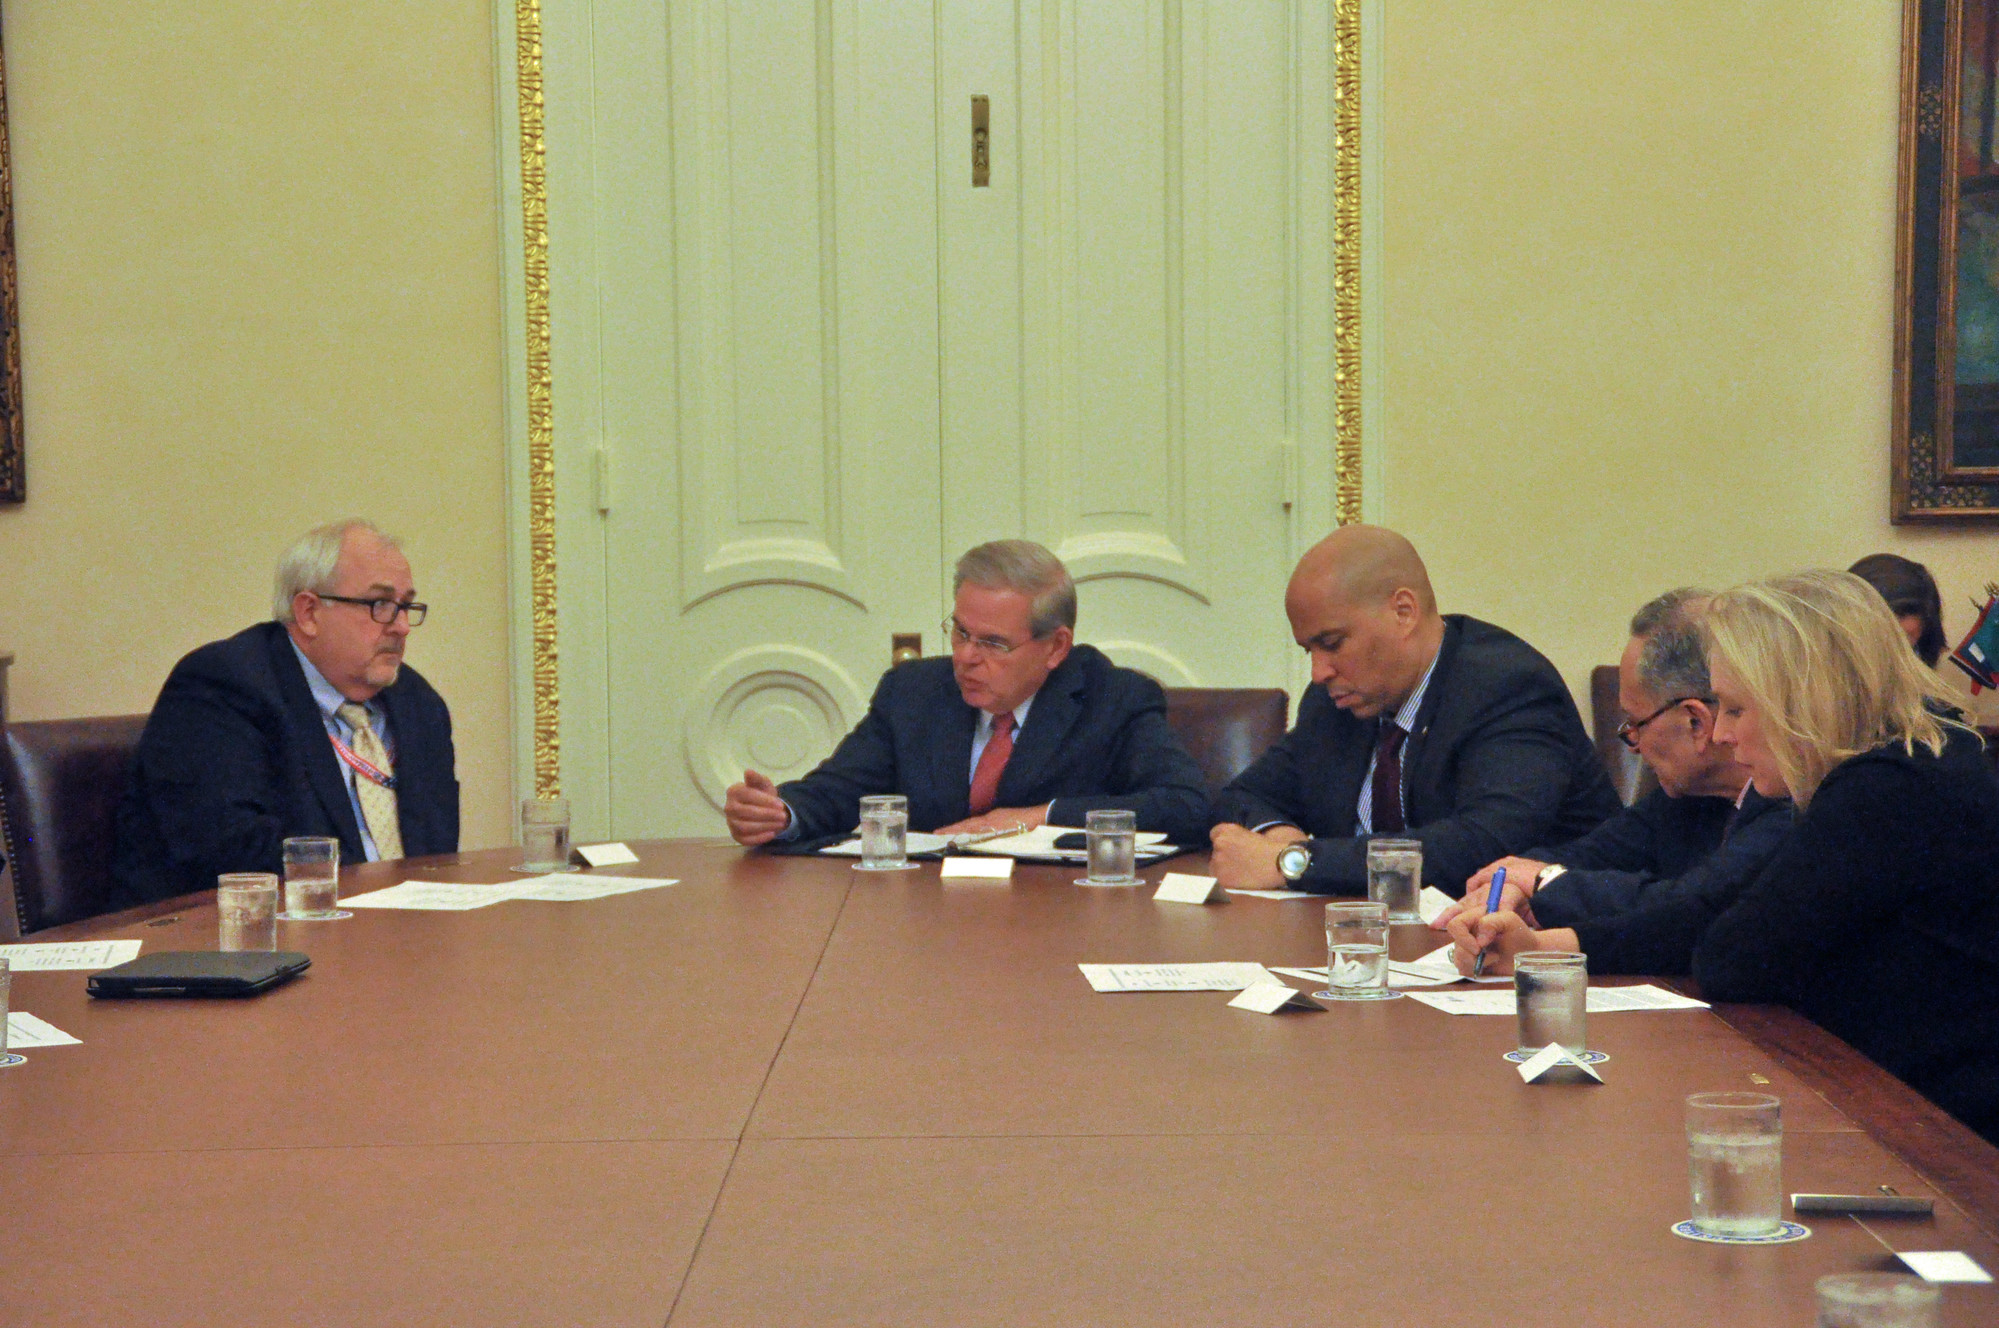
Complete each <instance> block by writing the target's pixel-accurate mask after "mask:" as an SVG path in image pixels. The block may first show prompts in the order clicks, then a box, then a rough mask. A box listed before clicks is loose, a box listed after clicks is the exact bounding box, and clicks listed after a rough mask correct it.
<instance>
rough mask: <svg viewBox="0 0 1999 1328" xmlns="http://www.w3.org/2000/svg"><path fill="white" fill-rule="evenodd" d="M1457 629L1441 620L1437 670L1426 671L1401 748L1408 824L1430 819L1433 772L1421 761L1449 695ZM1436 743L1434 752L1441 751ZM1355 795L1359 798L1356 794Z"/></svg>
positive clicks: (1453, 621)
mask: <svg viewBox="0 0 1999 1328" xmlns="http://www.w3.org/2000/svg"><path fill="white" fill-rule="evenodd" d="M1459 635H1460V630H1459V627H1458V624H1457V622H1456V621H1455V620H1454V619H1451V618H1446V619H1445V620H1444V639H1443V642H1442V644H1440V645H1439V646H1438V647H1437V667H1436V668H1434V669H1432V670H1431V671H1430V685H1429V689H1428V690H1427V691H1425V692H1424V693H1423V704H1422V705H1420V706H1418V707H1417V708H1416V723H1415V725H1414V727H1412V728H1411V729H1410V731H1409V741H1408V742H1407V743H1406V744H1405V745H1404V746H1403V749H1402V790H1403V792H1402V815H1403V819H1404V820H1405V821H1407V822H1408V823H1409V824H1410V825H1412V826H1413V825H1416V824H1418V823H1419V822H1418V820H1417V818H1418V817H1419V816H1421V817H1422V818H1423V819H1424V820H1429V819H1431V817H1430V814H1429V812H1428V810H1427V809H1426V807H1425V803H1426V801H1427V797H1426V795H1427V792H1428V791H1429V790H1430V789H1432V788H1434V787H1435V785H1436V773H1435V772H1434V771H1432V770H1431V769H1429V768H1428V767H1427V766H1426V765H1425V764H1424V760H1425V758H1426V757H1428V756H1429V754H1430V749H1431V744H1430V731H1431V729H1432V728H1433V727H1435V725H1436V723H1437V717H1438V713H1439V711H1440V710H1442V708H1443V705H1444V700H1445V698H1446V697H1448V696H1449V695H1450V689H1451V665H1452V663H1453V662H1454V661H1455V660H1456V659H1457V654H1458V638H1459ZM1442 747H1443V744H1439V746H1438V750H1442ZM1355 796H1356V797H1357V796H1359V794H1358V791H1356V793H1355Z"/></svg>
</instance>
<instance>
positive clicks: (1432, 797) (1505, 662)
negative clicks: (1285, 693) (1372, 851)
mask: <svg viewBox="0 0 1999 1328" xmlns="http://www.w3.org/2000/svg"><path fill="white" fill-rule="evenodd" d="M1379 727H1380V726H1379V724H1378V723H1377V722H1376V721H1375V720H1372V719H1359V718H1356V717H1355V716H1353V715H1351V714H1348V713H1347V712H1346V711H1344V710H1341V709H1339V708H1338V707H1337V706H1335V705H1334V704H1333V702H1332V698H1331V697H1329V696H1327V695H1326V692H1325V689H1324V688H1320V687H1313V688H1311V689H1309V690H1308V691H1307V692H1306V693H1305V695H1304V697H1303V698H1302V699H1301V700H1300V701H1299V702H1298V724H1297V727H1295V728H1293V729H1292V730H1291V732H1290V733H1288V734H1286V735H1285V736H1284V739H1283V741H1281V742H1279V743H1278V744H1277V745H1276V746H1275V747H1273V748H1271V749H1270V750H1269V751H1268V752H1266V753H1264V755H1263V757H1262V758H1261V759H1259V760H1258V761H1257V762H1256V764H1254V765H1252V766H1251V767H1250V768H1249V769H1247V770H1245V771H1243V772H1242V774H1241V775H1239V776H1237V778H1236V780H1235V782H1233V783H1232V784H1230V785H1229V786H1228V787H1227V788H1225V789H1223V790H1222V793H1221V797H1220V798H1219V799H1218V800H1217V801H1216V804H1215V814H1216V816H1217V817H1218V818H1219V819H1221V820H1223V821H1233V822H1235V823H1236V824H1238V825H1247V826H1258V825H1263V824H1265V823H1267V822H1271V821H1283V822H1286V823H1288V824H1291V825H1295V826H1297V827H1299V828H1300V829H1301V830H1304V831H1305V832H1306V833H1307V834H1309V835H1311V836H1312V837H1313V840H1312V844H1311V851H1312V865H1311V866H1310V868H1309V869H1307V871H1306V873H1305V878H1304V879H1303V880H1302V881H1300V882H1299V883H1298V888H1300V889H1303V890H1312V891H1317V892H1319V893H1321V894H1365V893H1366V891H1367V844H1366V841H1365V840H1363V839H1358V838H1355V835H1356V834H1357V832H1358V830H1359V814H1358V803H1359V801H1360V786H1361V781H1362V780H1363V779H1364V778H1366V776H1367V767H1368V762H1369V760H1370V759H1372V757H1373V755H1374V746H1375V736H1376V734H1377V732H1378V731H1379ZM1402 777H1403V783H1404V785H1405V791H1404V796H1403V808H1404V810H1405V812H1406V817H1405V819H1406V820H1407V821H1408V823H1409V826H1410V829H1409V830H1408V832H1407V834H1408V837H1410V838H1412V839H1419V840H1421V841H1422V842H1423V879H1424V881H1425V882H1426V883H1428V884H1431V885H1435V886H1438V887H1439V888H1441V889H1443V890H1444V891H1446V892H1447V893H1449V894H1452V895H1462V894H1463V893H1464V888H1465V881H1466V879H1467V878H1469V877H1470V876H1471V875H1472V873H1474V872H1476V871H1477V870H1478V869H1479V868H1480V867H1483V866H1484V865H1485V864H1486V863H1488V862H1491V861H1492V860H1493V859H1494V858H1498V857H1503V856H1505V855H1506V854H1509V853H1518V852H1519V851H1520V850H1521V849H1524V848H1526V847H1527V846H1528V845H1529V844H1540V843H1547V842H1549V841H1551V840H1555V841H1560V840H1567V839H1573V838H1575V837H1576V836H1578V835H1580V834H1582V833H1584V832H1585V831H1587V830H1590V829H1592V828H1594V827H1595V826H1596V825H1597V824H1599V823H1600V822H1602V821H1603V820H1604V819H1605V818H1606V817H1608V816H1611V815H1613V814H1614V813H1616V812H1617V810H1618V808H1619V807H1620V805H1621V804H1620V803H1619V802H1618V800H1617V794H1616V792H1615V791H1614V790H1613V789H1612V788H1611V786H1610V778H1609V776H1608V775H1607V774H1605V773H1604V769H1603V762H1602V761H1601V760H1599V759H1598V757H1597V754H1596V749H1595V748H1594V747H1592V746H1591V745H1590V740H1589V737H1588V735H1587V734H1585V733H1584V732H1583V722H1582V719H1581V717H1580V716H1578V715H1577V714H1576V703H1575V700H1574V699H1573V698H1572V697H1571V696H1570V695H1569V689H1568V686H1567V684H1565V683H1564V682H1563V681H1562V676H1561V674H1559V673H1557V672H1556V671H1555V666H1554V665H1552V664H1550V663H1549V662H1548V661H1547V660H1546V659H1545V658H1543V657H1542V655H1541V653H1540V652H1539V651H1537V650H1535V649H1534V648H1533V647H1532V646H1530V645H1528V644H1527V643H1526V642H1525V641H1522V640H1521V639H1520V638H1519V637H1517V636H1514V635H1513V634H1512V633H1511V632H1507V631H1505V630H1503V629H1501V628H1498V627H1494V626H1492V625H1491V624H1490V623H1483V622H1480V621H1478V620H1477V619H1476V618H1467V617H1464V616H1463V615H1461V614H1455V613H1454V614H1447V615H1445V617H1444V642H1443V645H1442V646H1441V647H1440V648H1439V650H1438V654H1437V666H1436V669H1435V671H1434V672H1432V673H1431V675H1430V686H1429V690H1428V691H1426V692H1425V693H1424V694H1423V706H1422V709H1421V710H1420V711H1418V712H1417V715H1416V723H1415V726H1414V729H1413V730H1412V731H1411V733H1410V735H1409V739H1408V742H1407V744H1406V745H1405V746H1404V748H1403V753H1402Z"/></svg>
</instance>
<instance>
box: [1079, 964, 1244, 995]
mask: <svg viewBox="0 0 1999 1328" xmlns="http://www.w3.org/2000/svg"><path fill="white" fill-rule="evenodd" d="M1076 967H1077V968H1080V969H1082V970H1083V976H1084V977H1086V978H1088V979H1089V980H1090V986H1092V987H1094V988H1095V989H1096V990H1098V991H1241V990H1242V989H1243V988H1244V987H1254V986H1258V985H1260V984H1262V983H1265V982H1276V981H1277V979H1276V978H1274V977H1272V976H1270V970H1269V969H1267V968H1265V967H1264V966H1263V965H1262V964H1078V965H1076ZM1279 985H1282V984H1279Z"/></svg>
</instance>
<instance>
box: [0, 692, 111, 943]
mask: <svg viewBox="0 0 1999 1328" xmlns="http://www.w3.org/2000/svg"><path fill="white" fill-rule="evenodd" d="M145 727H146V716H144V715H115V716H107V717H104V718H97V719H51V720H42V721H40V722H37V723H33V724H9V725H6V726H5V727H0V843H4V848H5V852H6V854H7V875H8V877H10V878H11V880H12V882H13V887H14V890H13V894H14V900H13V903H14V909H13V913H14V919H13V920H14V921H15V922H16V923H17V924H18V926H19V928H20V930H19V933H18V934H20V935H24V936H25V935H27V934H28V933H30V932H37V931H41V930H42V929H44V928H46V927H59V926H61V925H62V924H63V923H66V922H76V921H78V920H80V919H83V918H89V917H95V916H97V915H98V914H99V913H103V912H106V911H107V910H108V907H109V901H110V899H111V896H112V890H111V843H112V837H113V834H114V829H115V823H116V821H117V817H118V803H119V800H120V799H122V798H123V797H124V796H125V783H126V780H127V778H128V776H129V775H130V773H131V768H132V756H133V753H134V752H135V751H137V750H138V746H139V735H140V734H141V733H142V732H144V731H145Z"/></svg>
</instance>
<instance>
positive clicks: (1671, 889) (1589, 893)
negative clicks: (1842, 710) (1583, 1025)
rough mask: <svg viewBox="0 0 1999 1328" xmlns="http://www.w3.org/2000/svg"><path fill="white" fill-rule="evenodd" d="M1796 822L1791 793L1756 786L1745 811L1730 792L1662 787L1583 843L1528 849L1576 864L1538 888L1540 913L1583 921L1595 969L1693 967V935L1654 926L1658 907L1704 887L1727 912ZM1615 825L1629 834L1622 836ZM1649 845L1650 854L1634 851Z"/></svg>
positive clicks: (1561, 922)
mask: <svg viewBox="0 0 1999 1328" xmlns="http://www.w3.org/2000/svg"><path fill="white" fill-rule="evenodd" d="M1717 809H1719V814H1717ZM1710 827H1712V829H1710ZM1791 828H1792V817H1791V800H1790V799H1789V798H1766V797H1764V796H1763V795H1762V794H1760V793H1758V792H1757V791H1756V790H1755V789H1753V788H1752V789H1750V790H1749V791H1748V792H1747V793H1746V794H1744V795H1743V799H1742V809H1741V810H1740V811H1737V810H1736V808H1735V805H1734V804H1733V803H1732V802H1731V801H1730V800H1729V799H1727V798H1669V797H1667V796H1666V794H1665V793H1664V792H1663V791H1660V790H1654V791H1653V792H1652V793H1650V794H1648V795H1647V796H1645V797H1643V798H1641V799H1639V800H1638V802H1637V804H1636V805H1635V806H1632V807H1630V808H1628V809H1626V810H1625V811H1624V812H1622V813H1620V814H1619V815H1617V816H1613V817H1612V818H1611V819H1610V820H1608V821H1605V822H1604V823H1603V825H1601V826H1599V827H1598V828H1597V830H1596V831H1595V832H1594V833H1593V834H1591V835H1587V836H1585V837H1584V838H1583V839H1582V840H1580V841H1578V843H1577V844H1576V845H1570V846H1568V847H1565V848H1562V849H1559V850H1556V851H1555V853H1554V855H1553V856H1545V855H1543V854H1540V853H1538V852H1537V853H1529V854H1528V855H1527V856H1528V857H1530V858H1535V859H1536V860H1538V861H1544V862H1559V863H1562V864H1563V865H1564V866H1569V864H1570V863H1571V861H1574V863H1575V864H1576V865H1574V866H1571V867H1570V869H1569V870H1568V871H1566V872H1564V873H1563V874H1562V875H1560V876H1558V877H1556V878H1555V879H1554V880H1552V881H1550V882H1548V884H1547V885H1546V886H1544V887H1543V888H1541V889H1539V890H1537V891H1535V892H1534V904H1533V911H1534V918H1535V921H1536V923H1537V924H1538V925H1539V926H1542V927H1572V928H1574V929H1575V933H1576V938H1577V940H1578V942H1579V943H1580V945H1581V947H1582V951H1583V953H1584V954H1586V955H1588V956H1589V968H1590V972H1592V973H1685V972H1687V971H1688V970H1689V969H1690V968H1691V967H1692V965H1693V945H1692V944H1691V940H1690V938H1685V937H1681V936H1676V935H1675V934H1674V932H1673V929H1660V928H1655V927H1653V926H1652V925H1650V921H1649V915H1650V911H1651V910H1652V909H1656V908H1659V907H1662V906H1669V905H1670V904H1671V903H1672V901H1673V900H1675V899H1678V898H1679V897H1681V896H1682V895H1694V896H1696V897H1698V898H1701V899H1705V900H1707V901H1708V904H1709V906H1710V907H1712V908H1713V910H1714V911H1715V912H1717V913H1719V912H1720V911H1721V910H1722V909H1724V908H1727V907H1728V906H1729V905H1730V904H1732V903H1734V902H1735V900H1736V899H1737V898H1738V897H1739V896H1740V895H1741V894H1742V892H1743V890H1744V889H1746V888H1747V887H1748V885H1749V883H1750V882H1751V881H1753V880H1754V879H1756V876H1757V875H1758V873H1760V872H1761V871H1762V870H1763V868H1764V867H1765V866H1766V865H1767V864H1768V863H1769V861H1770V859H1771V858H1773V857H1775V856H1776V854H1777V851H1778V850H1779V849H1780V848H1782V847H1783V845H1784V841H1785V840H1786V839H1788V838H1789V837H1790V834H1791ZM1611 831H1619V832H1621V833H1620V834H1619V835H1618V836H1617V837H1616V839H1615V840H1614V841H1612V840H1611V836H1610V835H1609V834H1608V833H1607V832H1611ZM1591 841H1597V842H1595V843H1592V842H1591ZM1607 841H1610V842H1607ZM1641 843H1642V844H1643V846H1644V847H1643V852H1642V853H1636V854H1634V853H1630V852H1629V850H1630V849H1632V848H1635V847H1638V846H1639V845H1640V844H1641ZM1579 846H1580V847H1579ZM1607 859H1622V861H1618V862H1616V864H1615V865H1611V863H1610V862H1609V861H1606V860H1607Z"/></svg>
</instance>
